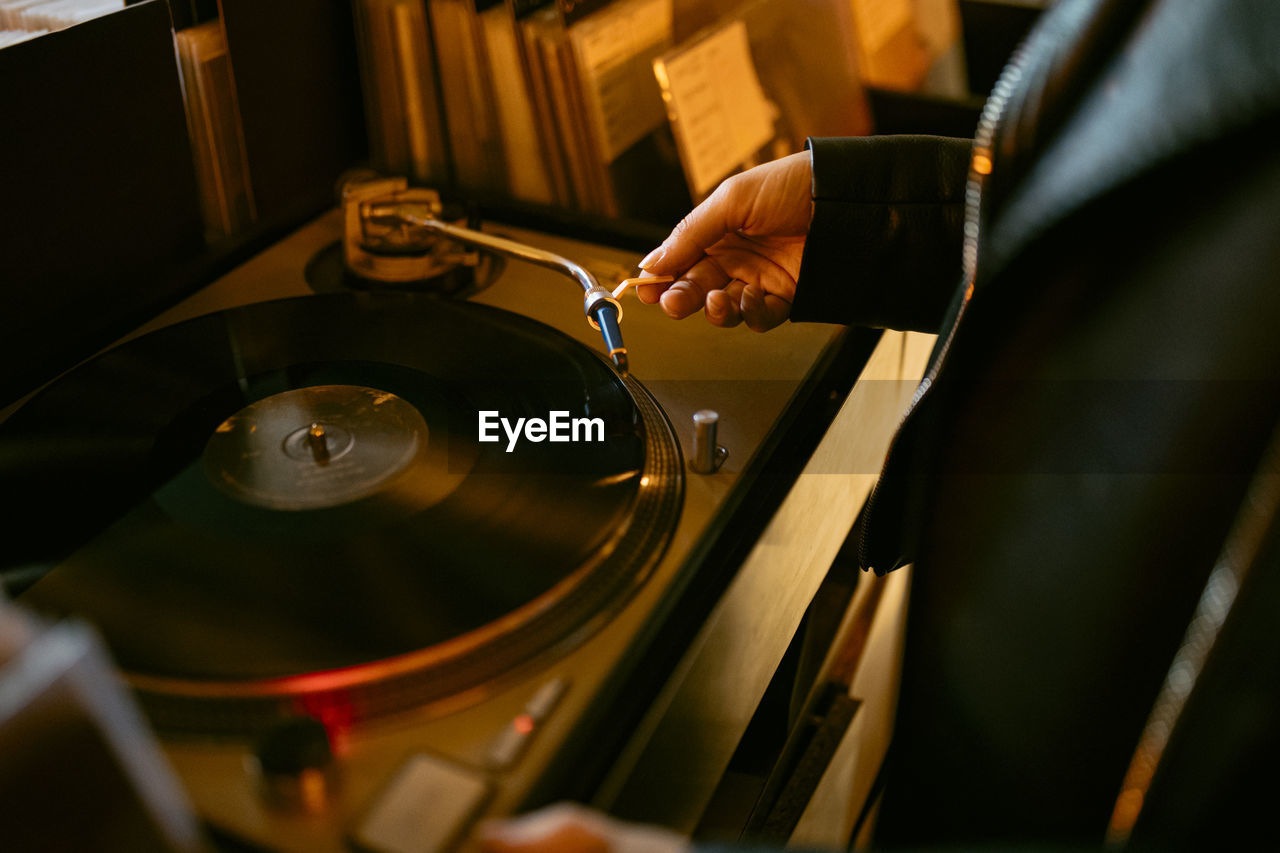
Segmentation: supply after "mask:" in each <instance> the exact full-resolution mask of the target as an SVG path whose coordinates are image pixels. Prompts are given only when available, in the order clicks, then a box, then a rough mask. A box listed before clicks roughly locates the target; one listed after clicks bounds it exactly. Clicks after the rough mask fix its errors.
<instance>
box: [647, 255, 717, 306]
mask: <svg viewBox="0 0 1280 853" xmlns="http://www.w3.org/2000/svg"><path fill="white" fill-rule="evenodd" d="M729 280H730V279H729V276H727V275H725V273H724V271H723V270H721V269H720V267H718V266H717V265H716V264H715V262H714V261H712V260H711V259H710V258H703V259H702V260H701V261H699V262H698V263H696V264H694V265H693V266H692V267H690V268H689V271H688V272H686V273H685V274H684V276H682V277H681V279H680V280H679V281H677V282H676V283H675V284H673V285H671V287H669V288H668V289H667V292H666V293H664V294H662V299H661V301H662V310H664V311H666V312H667V315H668V316H670V317H673V318H674V319H677V320H680V319H683V318H685V317H688V316H689V315H690V314H696V313H698V311H700V310H702V307H703V306H704V305H705V304H706V301H707V294H708V293H711V292H712V291H713V290H720V289H721V288H722V287H724V286H725V285H726V284H728V283H729Z"/></svg>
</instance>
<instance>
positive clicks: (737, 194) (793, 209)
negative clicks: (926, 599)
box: [636, 151, 813, 332]
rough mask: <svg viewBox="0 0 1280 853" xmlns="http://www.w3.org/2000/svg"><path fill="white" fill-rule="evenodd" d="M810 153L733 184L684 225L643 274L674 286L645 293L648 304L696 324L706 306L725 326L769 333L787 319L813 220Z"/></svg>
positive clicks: (643, 289) (641, 293)
mask: <svg viewBox="0 0 1280 853" xmlns="http://www.w3.org/2000/svg"><path fill="white" fill-rule="evenodd" d="M812 180H813V166H812V161H811V159H810V155H809V152H808V151H803V152H801V153H799V154H792V155H791V156H789V157H783V158H782V159H780V160H774V161H773V162H772V163H765V164H764V165H762V166H756V167H755V168H754V169H749V170H747V171H746V172H742V173H741V174H738V175H734V176H733V177H731V178H729V179H727V180H726V181H725V182H724V183H722V184H721V185H720V186H719V187H717V188H716V191H715V192H713V193H712V194H711V195H710V196H709V197H708V198H707V199H706V200H705V201H703V202H702V204H700V205H698V206H697V207H696V208H694V209H693V210H692V211H691V212H690V213H689V215H688V216H686V217H685V218H684V219H683V220H681V222H680V224H679V225H677V226H676V228H675V230H674V231H672V232H671V235H670V236H669V237H667V239H666V240H664V241H663V242H662V245H661V246H659V247H658V248H657V249H655V250H653V251H652V252H650V253H649V255H648V256H646V257H645V259H644V260H643V261H641V262H640V267H641V269H643V270H644V271H645V272H647V273H649V274H652V275H673V276H675V277H676V281H675V283H674V284H670V285H666V284H653V285H640V286H639V287H637V288H636V295H637V296H638V297H639V298H640V301H641V302H647V303H649V304H653V303H655V302H661V304H662V309H663V310H664V311H666V313H667V315H668V316H670V317H673V318H676V319H680V318H683V317H688V316H689V315H690V314H693V313H695V312H696V311H697V310H698V309H699V308H702V307H704V306H705V308H706V314H707V320H709V321H710V322H711V323H713V324H715V325H717V326H736V325H738V323H740V322H743V321H746V324H747V325H748V326H749V327H751V328H752V329H754V330H756V331H757V332H763V331H767V330H768V329H772V328H773V327H774V326H777V325H778V324H780V323H781V322H782V321H783V320H785V319H787V315H788V314H789V313H790V312H791V301H792V300H793V299H794V298H795V293H796V278H797V276H798V275H799V273H800V257H801V255H802V253H803V252H804V241H805V236H806V235H807V234H808V233H809V220H810V219H811V218H812V216H813V201H812V199H811V196H810V192H811V190H810V186H811V184H812Z"/></svg>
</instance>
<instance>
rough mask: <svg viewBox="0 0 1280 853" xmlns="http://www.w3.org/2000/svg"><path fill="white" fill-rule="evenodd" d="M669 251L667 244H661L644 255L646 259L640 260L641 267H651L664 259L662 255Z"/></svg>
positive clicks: (645, 268) (644, 268)
mask: <svg viewBox="0 0 1280 853" xmlns="http://www.w3.org/2000/svg"><path fill="white" fill-rule="evenodd" d="M666 253H667V247H666V246H659V247H658V248H656V249H654V250H653V251H652V252H650V253H649V254H647V255H645V256H644V260H642V261H640V269H642V270H647V269H648V268H649V267H651V266H653V265H654V264H656V263H658V262H659V261H661V260H662V256H663V255H665V254H666Z"/></svg>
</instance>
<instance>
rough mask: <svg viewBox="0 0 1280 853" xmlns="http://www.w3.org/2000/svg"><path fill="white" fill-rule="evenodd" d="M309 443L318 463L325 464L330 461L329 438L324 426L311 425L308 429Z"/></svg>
mask: <svg viewBox="0 0 1280 853" xmlns="http://www.w3.org/2000/svg"><path fill="white" fill-rule="evenodd" d="M307 444H308V445H309V446H310V447H311V454H312V455H313V456H314V457H315V459H316V463H317V464H319V465H323V464H325V463H326V462H328V461H329V438H328V436H327V435H326V433H325V431H324V427H323V426H321V425H320V424H312V425H311V428H310V429H308V430H307Z"/></svg>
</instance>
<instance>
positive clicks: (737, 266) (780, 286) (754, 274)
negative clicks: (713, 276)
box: [711, 240, 796, 302]
mask: <svg viewBox="0 0 1280 853" xmlns="http://www.w3.org/2000/svg"><path fill="white" fill-rule="evenodd" d="M711 257H712V259H713V260H714V261H715V264H716V266H717V267H719V268H720V269H721V270H723V271H724V273H725V275H727V276H729V277H730V278H738V279H742V280H743V281H745V282H750V283H752V284H755V285H757V286H758V287H759V288H760V289H761V290H763V291H764V292H765V293H771V294H773V295H774V296H777V297H779V298H781V299H783V300H785V301H787V302H791V301H792V300H794V299H795V295H796V282H795V278H794V276H793V275H792V273H790V272H788V271H787V270H785V269H783V268H782V267H780V266H779V265H778V264H777V263H776V262H774V261H773V260H772V259H771V258H768V257H766V256H765V255H763V254H761V253H760V252H759V251H757V250H756V249H754V248H752V247H750V246H749V244H748V243H747V242H746V241H745V240H735V241H730V242H727V243H725V244H724V245H722V246H717V247H715V248H714V249H713V250H712V255H711Z"/></svg>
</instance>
